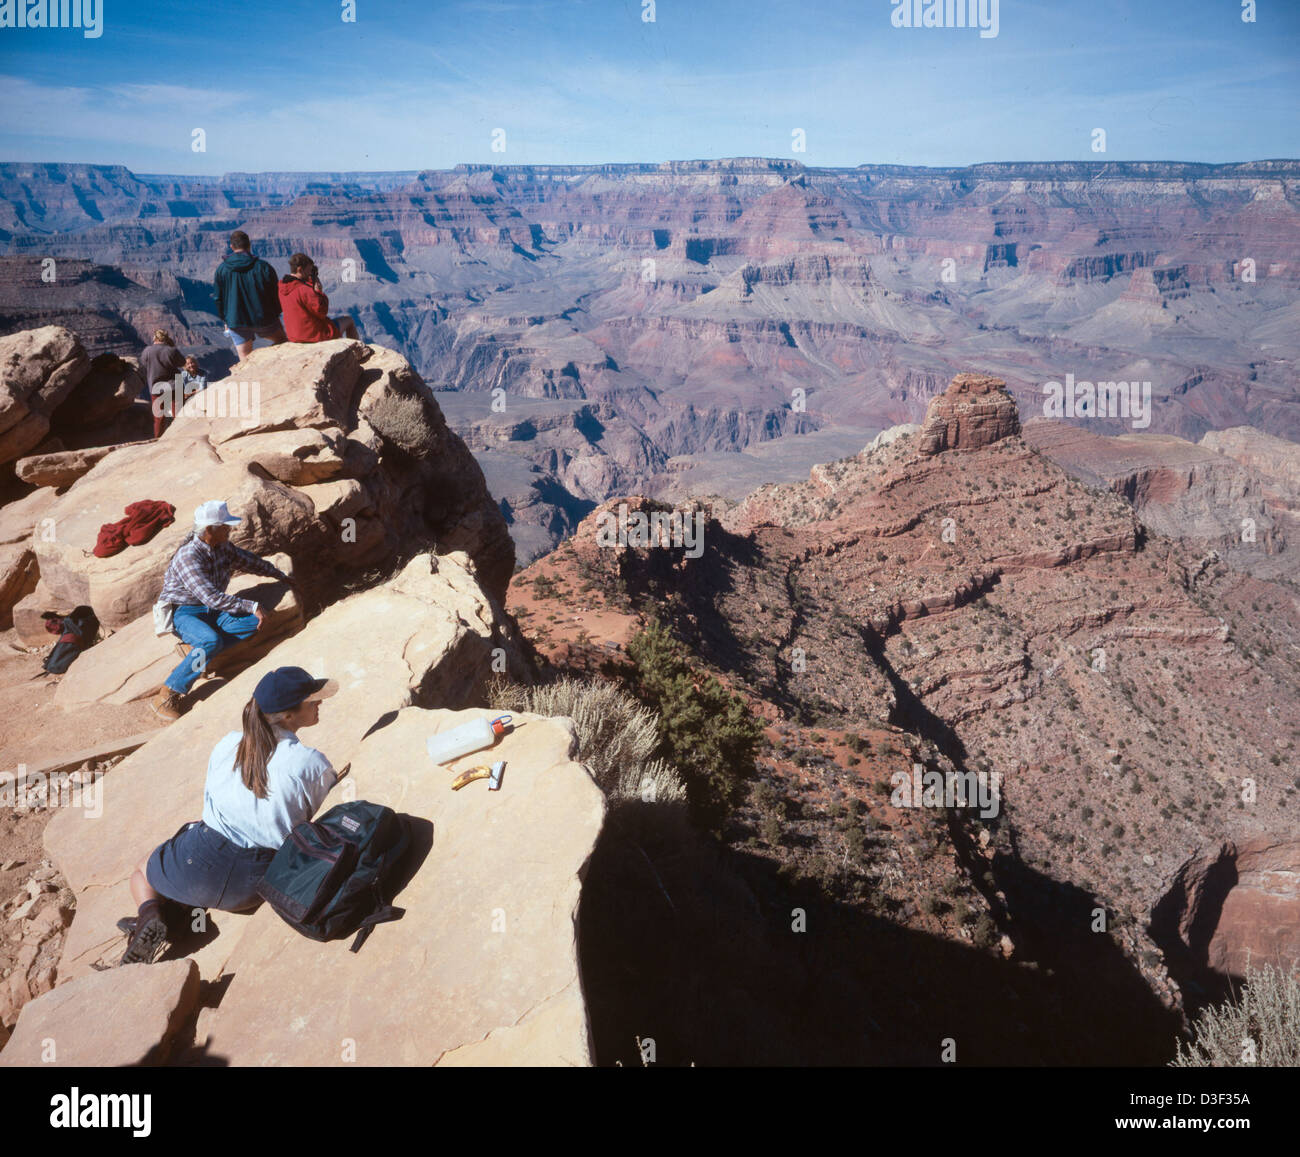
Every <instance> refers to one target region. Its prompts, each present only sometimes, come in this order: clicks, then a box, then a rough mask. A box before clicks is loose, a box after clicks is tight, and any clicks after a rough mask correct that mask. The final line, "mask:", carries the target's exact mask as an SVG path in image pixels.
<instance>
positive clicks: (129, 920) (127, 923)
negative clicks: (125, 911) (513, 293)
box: [117, 916, 137, 936]
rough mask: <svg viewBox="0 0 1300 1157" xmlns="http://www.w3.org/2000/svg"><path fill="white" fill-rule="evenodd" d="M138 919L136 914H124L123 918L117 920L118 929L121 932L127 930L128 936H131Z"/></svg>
mask: <svg viewBox="0 0 1300 1157" xmlns="http://www.w3.org/2000/svg"><path fill="white" fill-rule="evenodd" d="M136 920H137V917H135V916H123V917H122V919H120V920H119V921H118V922H117V930H118V931H119V932H125V933H126V934H127V936H130V935H131V934H132V933H133V932H134V931H135V925H136Z"/></svg>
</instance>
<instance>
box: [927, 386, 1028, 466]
mask: <svg viewBox="0 0 1300 1157" xmlns="http://www.w3.org/2000/svg"><path fill="white" fill-rule="evenodd" d="M1019 433H1020V412H1019V411H1018V410H1017V409H1016V402H1015V399H1014V398H1013V397H1012V396H1011V395H1010V394H1009V393H1007V384H1006V382H1004V381H1002V380H1001V379H1000V378H990V377H986V376H984V375H983V374H958V375H957V376H956V377H955V378H953V380H952V382H951V384H950V385H949V386H948V388H947V390H945V391H944V392H943V393H942V394H941V395H940V396H939V397H937V398H935V399H934V400H933V401H932V402H931V403H930V407H929V409H928V410H927V411H926V414H925V424H924V426H923V427H922V428H921V445H920V448H919V453H920V454H921V456H922V457H926V458H928V457H931V456H933V455H935V454H941V453H942V452H943V451H945V450H978V449H979V448H980V447H981V446H991V445H993V443H994V442H999V441H1001V440H1002V439H1003V438H1006V437H1009V436H1010V435H1012V434H1019Z"/></svg>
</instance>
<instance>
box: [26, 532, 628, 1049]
mask: <svg viewBox="0 0 1300 1157" xmlns="http://www.w3.org/2000/svg"><path fill="white" fill-rule="evenodd" d="M361 641H364V645H363V642H361ZM494 647H502V650H500V651H494ZM500 654H504V655H507V659H508V662H512V663H513V662H517V660H516V659H515V656H513V650H512V649H511V647H510V645H508V641H506V640H504V638H503V637H502V634H500V632H499V630H498V620H497V615H495V611H494V607H493V603H491V602H490V601H489V599H487V598H486V595H485V594H484V591H482V590H481V589H480V586H478V584H477V581H476V578H474V573H473V567H472V563H471V560H469V558H468V556H467V555H464V554H460V552H455V554H448V555H442V556H434V555H421V556H417V558H416V559H413V560H412V562H411V563H409V564H407V567H406V568H404V569H403V571H402V572H400V573H399V575H396V576H395V577H394V578H393V580H390V581H389V582H386V584H383V585H381V586H377V588H373V589H370V590H367V591H364V593H361V594H357V595H354V597H351V598H347V599H344V601H342V602H339V603H335V604H334V606H331V607H329V608H326V610H325V611H324V612H322V614H321V615H320V616H317V617H316V619H315V620H312V621H311V623H309V624H308V625H307V628H305V629H304V630H303V632H300V633H299V634H296V636H295V637H292V638H290V640H287V641H286V642H282V643H281V645H279V646H277V647H276V650H274V651H273V653H272V654H270V655H269V656H266V658H265V659H263V660H261V662H260V663H257V664H256V666H255V667H253V668H252V669H248V671H244V672H243V673H242V675H239V676H237V677H235V679H233V680H231V681H230V684H227V685H225V686H221V688H220V689H218V690H217V692H216V693H214V694H212V695H211V698H208V699H205V701H203V702H200V703H199V705H198V706H195V707H194V708H192V710H191V711H190V712H188V714H187V715H185V716H183V718H182V719H181V720H179V722H177V723H174V724H172V725H170V727H169V728H168V729H165V731H162V732H160V733H159V735H157V736H156V737H155V738H152V740H151V741H149V742H147V744H146V745H144V746H143V748H140V749H139V750H138V751H135V753H134V754H133V755H130V757H127V758H126V759H123V761H122V762H121V763H120V764H117V766H116V767H114V768H113V771H112V774H110V775H109V776H108V777H107V779H105V780H104V784H103V792H104V796H103V809H101V810H103V814H101V816H100V818H98V819H96V820H95V822H94V823H88V822H87V819H86V818H85V816H83V815H81V814H75V813H74V810H72V809H65V810H62V811H61V813H60V814H57V815H55V816H53V819H52V820H51V822H49V826H48V827H47V829H45V842H47V848H48V850H49V854H51V858H52V862H53V863H55V865H56V866H57V867H59V868H60V871H61V872H62V874H64V876H65V878H66V880H68V883H69V887H70V888H72V889H73V891H74V893H75V896H77V901H78V902H77V915H75V918H74V920H73V924H72V928H70V930H69V932H68V939H66V943H65V948H64V956H62V959H61V962H60V966H59V978H57V983H59V985H60V987H59V988H56V992H62V991H64V989H65V988H72V987H73V985H77V984H81V983H82V982H81V980H79V979H78V978H85V976H87V975H92V974H94V969H95V966H96V965H108V963H112V962H113V961H114V959H116V958H117V957H118V956H120V954H121V952H122V948H123V940H122V937H121V935H120V933H117V932H116V930H114V922H116V919H117V918H118V917H120V915H122V914H123V913H126V911H129V910H130V907H131V904H130V897H129V893H127V887H126V881H127V879H129V876H130V872H131V870H133V867H134V865H135V863H136V862H138V861H139V859H140V857H142V855H144V854H147V853H148V850H149V849H151V848H152V846H153V845H156V844H157V842H160V841H162V840H165V839H168V837H170V836H172V835H173V833H174V832H175V831H177V828H178V827H179V826H181V824H182V823H185V822H186V820H187V819H194V818H195V816H196V815H198V814H199V811H200V809H201V806H203V781H204V776H205V771H207V767H205V764H207V757H205V753H207V751H208V750H209V749H211V748H212V745H213V744H214V742H216V741H217V740H218V738H220V737H221V736H222V735H225V733H226V732H229V731H230V729H233V728H235V727H238V723H239V712H240V708H242V706H243V703H244V702H246V701H247V698H248V695H250V694H251V692H252V688H253V685H255V684H256V681H257V679H260V677H261V675H263V673H264V672H265V671H266V669H269V668H270V667H278V666H289V664H294V666H303V667H307V668H308V669H311V671H312V672H313V673H318V675H326V676H330V677H333V679H337V680H338V681H339V693H338V694H337V695H335V697H333V698H331V699H329V701H328V703H326V705H325V706H324V707H322V711H321V722H320V724H318V725H317V727H315V728H313V729H312V731H311V732H309V733H308V732H304V735H303V738H304V741H307V742H309V744H311V745H312V746H316V748H318V749H320V750H322V751H325V753H326V754H328V755H329V757H330V759H331V761H333V762H334V764H335V766H337V767H341V766H343V764H344V763H351V766H352V771H351V775H350V777H348V779H346V780H343V781H342V784H341V785H338V787H337V788H335V790H334V792H333V793H331V794H330V797H329V798H328V800H326V802H325V805H324V807H326V809H328V807H329V806H333V805H334V803H337V802H339V801H341V800H344V798H365V800H373V801H376V802H382V803H387V805H389V806H391V807H394V809H395V810H398V811H402V813H406V814H407V815H409V816H412V818H413V823H415V853H413V857H412V861H411V863H409V871H411V878H409V881H408V883H407V884H406V885H404V888H403V889H402V892H400V893H399V894H398V896H396V901H395V902H396V904H398V906H400V907H403V909H406V915H404V917H403V919H402V920H399V922H396V923H393V924H385V926H382V927H381V928H378V930H376V932H374V933H373V935H372V936H370V939H369V941H368V943H367V945H365V946H364V949H363V950H361V952H360V953H359V954H355V956H354V954H352V953H350V952H348V944H347V941H335V943H329V944H317V943H315V941H309V940H305V939H303V937H300V936H299V935H298V933H295V932H294V931H292V930H290V928H289V927H287V926H286V924H283V923H282V922H281V920H279V918H278V917H277V915H276V914H274V913H273V911H270V910H269V909H261V910H259V911H257V913H256V914H252V915H231V914H226V913H217V911H213V913H209V932H208V935H205V936H199V937H196V943H194V944H188V945H186V943H183V941H182V943H181V944H179V945H178V946H177V948H175V949H173V954H175V953H186V954H188V956H191V957H192V961H194V963H195V965H196V966H198V971H199V975H200V978H201V979H204V980H213V982H216V980H220V979H221V978H224V976H225V978H230V979H229V980H227V982H226V983H227V985H229V987H226V984H222V985H221V989H218V991H222V996H221V998H220V1004H217V1005H216V1008H205V1009H204V1010H203V1013H201V1014H200V1017H199V1021H198V1036H196V1045H198V1047H199V1050H200V1053H201V1054H203V1056H207V1057H221V1058H222V1060H224V1061H226V1062H230V1063H235V1065H277V1063H296V1065H330V1063H343V1062H344V1061H348V1060H356V1061H360V1062H361V1063H368V1065H399V1063H425V1065H428V1063H435V1062H438V1061H439V1060H443V1058H445V1061H446V1062H447V1063H497V1062H510V1063H575V1065H585V1063H590V1060H591V1056H590V1045H589V1040H588V1023H586V1010H585V1002H584V997H582V989H581V982H580V976H578V970H577V953H576V941H575V919H576V913H577V901H578V892H580V880H581V874H582V870H584V866H585V863H586V859H588V857H589V854H590V852H591V848H593V845H594V841H595V837H597V835H598V832H599V828H601V822H602V815H603V797H602V794H601V792H599V789H598V788H597V785H595V784H594V781H593V780H591V777H590V776H589V774H588V772H586V770H585V768H584V767H581V764H577V763H575V762H572V755H573V750H575V742H576V741H575V737H573V733H572V727H571V724H568V723H567V722H564V720H550V719H546V718H542V716H521V718H517V719H516V724H517V725H519V729H517V731H516V732H515V733H512V735H510V736H507V737H504V738H503V740H502V741H500V742H499V744H498V745H497V748H495V749H494V750H493V753H491V758H493V759H504V761H506V762H507V771H506V779H504V784H503V787H502V789H500V790H499V792H494V793H491V794H490V796H489V794H487V793H486V784H481V783H480V784H471V785H469V787H468V788H465V789H463V790H460V792H452V790H451V789H450V784H451V779H452V776H454V772H455V771H459V770H464V768H465V767H469V766H473V764H474V763H476V762H484V758H485V754H478V755H468V757H463V758H461V759H460V761H456V762H454V763H452V764H450V766H448V767H439V766H435V764H433V763H432V762H430V761H429V757H428V754H426V751H425V749H424V741H425V738H426V737H428V736H429V735H430V733H433V732H438V731H445V729H448V728H451V727H455V725H458V724H459V723H463V722H465V720H467V719H468V718H471V716H476V715H481V714H482V711H481V710H472V711H465V710H461V711H456V710H434V708H435V707H437V708H446V707H458V706H459V705H461V703H464V702H467V701H468V699H471V698H472V697H473V695H476V694H477V693H478V690H480V688H481V686H482V685H484V682H485V681H486V680H487V679H489V676H490V675H491V673H493V669H494V668H495V667H499V663H497V662H494V660H495V659H497V656H498V655H500ZM83 658H85V656H83ZM515 673H516V675H517V673H520V672H519V671H517V668H516V672H515ZM476 788H482V789H484V790H481V792H476V790H474V789H476ZM528 849H534V852H529V850H528ZM103 975H104V976H107V978H110V976H113V975H116V974H114V972H105V974H103ZM103 983H104V984H109V985H110V984H112V980H105V982H103ZM103 998H104V1000H108V998H109V997H108V996H104V997H103ZM142 1000H146V1001H147V1002H148V1004H149V1008H151V1009H153V1010H155V1014H153V1017H152V1021H151V1023H159V1021H160V1018H161V1013H162V1010H164V1009H165V1006H168V1004H169V1002H170V1001H172V996H169V995H166V993H161V995H155V996H146V997H142ZM48 1006H49V1005H39V1004H36V1002H32V1004H31V1005H29V1006H27V1008H26V1009H25V1010H23V1013H22V1015H21V1018H19V1022H18V1027H17V1034H16V1037H14V1039H16V1040H18V1039H19V1035H21V1037H22V1039H27V1037H29V1036H30V1035H31V1034H36V1037H35V1039H39V1037H40V1035H42V1034H44V1027H43V1026H44V1023H45V1022H44V1017H45V1013H44V1009H45V1008H48ZM61 1031H62V1032H66V1034H68V1035H69V1040H70V1041H73V1040H75V1041H77V1048H78V1049H81V1048H82V1041H83V1040H85V1039H88V1037H92V1036H94V1030H91V1028H86V1030H83V1031H82V1032H79V1034H78V1031H77V1030H75V1028H73V1027H68V1028H62V1030H61ZM45 1035H48V1034H45ZM347 1040H351V1041H352V1054H351V1057H350V1056H344V1052H343V1049H344V1041H347ZM78 1054H81V1053H78Z"/></svg>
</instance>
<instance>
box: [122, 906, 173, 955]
mask: <svg viewBox="0 0 1300 1157" xmlns="http://www.w3.org/2000/svg"><path fill="white" fill-rule="evenodd" d="M119 927H120V925H119ZM166 941H167V925H166V924H165V923H164V922H163V918H162V917H161V916H159V915H157V914H156V913H151V914H150V915H148V916H146V917H145V919H144V923H142V924H141V923H138V922H137V923H136V926H135V927H134V928H133V929H132V931H131V939H130V941H129V942H128V943H127V946H126V951H125V952H123V953H122V959H121V960H119V961H118V964H119V965H122V964H152V963H153V962H154V961H155V960H157V959H158V953H159V952H160V951H161V950H162V946H163V945H164V944H165V943H166Z"/></svg>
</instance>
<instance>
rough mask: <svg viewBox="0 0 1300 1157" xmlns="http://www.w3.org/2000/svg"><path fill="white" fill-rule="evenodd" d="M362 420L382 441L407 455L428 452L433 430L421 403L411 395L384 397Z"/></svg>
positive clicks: (420, 400)
mask: <svg viewBox="0 0 1300 1157" xmlns="http://www.w3.org/2000/svg"><path fill="white" fill-rule="evenodd" d="M365 416H366V420H367V421H369V423H370V424H371V425H372V426H373V427H374V428H375V430H376V431H377V432H378V434H379V436H380V437H381V438H383V439H384V440H385V441H388V442H391V443H392V444H393V445H394V446H397V447H398V448H399V449H401V450H405V451H406V452H407V453H408V454H419V453H421V452H423V451H427V450H429V449H430V448H431V445H432V435H433V430H432V427H431V426H430V425H429V418H428V415H427V414H426V413H425V410H424V402H423V400H422V399H420V398H419V397H417V396H416V395H414V394H391V393H390V394H384V395H383V397H381V398H379V399H378V400H377V401H376V402H375V404H374V405H373V406H371V407H370V409H369V410H368V411H367V412H366V415H365Z"/></svg>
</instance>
